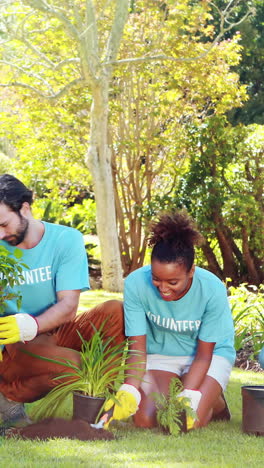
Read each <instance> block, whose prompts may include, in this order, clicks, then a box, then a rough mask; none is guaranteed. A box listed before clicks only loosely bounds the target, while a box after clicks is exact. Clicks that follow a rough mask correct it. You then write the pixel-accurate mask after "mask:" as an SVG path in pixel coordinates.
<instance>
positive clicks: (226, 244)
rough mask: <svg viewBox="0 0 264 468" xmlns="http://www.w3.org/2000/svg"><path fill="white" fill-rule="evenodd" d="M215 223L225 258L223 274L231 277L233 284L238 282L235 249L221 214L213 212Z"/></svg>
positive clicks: (225, 276)
mask: <svg viewBox="0 0 264 468" xmlns="http://www.w3.org/2000/svg"><path fill="white" fill-rule="evenodd" d="M213 220H214V223H215V233H216V237H217V240H218V243H219V247H220V250H221V255H222V258H223V276H224V279H225V278H231V280H232V282H233V284H237V283H238V269H237V265H236V262H235V258H234V254H233V249H232V246H231V242H230V238H229V236H228V234H227V232H226V229H225V226H224V224H223V222H222V219H221V216H220V215H219V214H216V213H214V214H213Z"/></svg>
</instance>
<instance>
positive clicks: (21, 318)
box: [0, 314, 38, 345]
mask: <svg viewBox="0 0 264 468" xmlns="http://www.w3.org/2000/svg"><path fill="white" fill-rule="evenodd" d="M37 333H38V322H37V320H36V319H35V318H34V317H32V315H28V314H16V315H8V316H7V317H0V344H3V345H7V344H12V343H17V342H18V341H23V342H25V341H31V340H33V339H34V338H35V337H36V336H37Z"/></svg>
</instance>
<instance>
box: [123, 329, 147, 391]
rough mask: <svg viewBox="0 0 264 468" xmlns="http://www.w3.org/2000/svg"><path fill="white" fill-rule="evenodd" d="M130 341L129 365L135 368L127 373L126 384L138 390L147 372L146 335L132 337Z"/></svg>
mask: <svg viewBox="0 0 264 468" xmlns="http://www.w3.org/2000/svg"><path fill="white" fill-rule="evenodd" d="M129 340H131V343H130V345H129V354H128V358H127V363H129V364H131V366H133V367H135V368H134V369H133V368H132V369H131V370H127V371H126V379H125V383H126V384H129V385H133V386H134V387H136V388H137V389H138V388H139V387H140V384H141V381H142V379H143V377H144V374H145V371H146V335H140V336H130V337H129Z"/></svg>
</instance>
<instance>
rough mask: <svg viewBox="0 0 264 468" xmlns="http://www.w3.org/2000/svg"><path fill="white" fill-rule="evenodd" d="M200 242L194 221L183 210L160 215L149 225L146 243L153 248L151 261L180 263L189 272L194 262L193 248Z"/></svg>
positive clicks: (200, 238)
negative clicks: (148, 235)
mask: <svg viewBox="0 0 264 468" xmlns="http://www.w3.org/2000/svg"><path fill="white" fill-rule="evenodd" d="M202 241H203V237H202V235H201V234H200V232H199V231H198V230H197V227H196V225H195V222H194V220H193V219H192V218H191V217H190V216H189V215H188V213H187V212H186V211H185V210H182V211H178V212H175V213H173V214H161V215H160V217H159V219H158V221H156V222H152V223H151V225H150V237H149V240H148V243H149V245H150V246H152V247H153V250H152V254H151V260H154V259H156V260H158V261H159V262H161V263H174V262H175V263H176V262H177V263H181V264H184V265H185V266H186V268H187V271H189V270H190V269H191V267H192V265H193V261H194V246H195V245H199V244H201V243H202Z"/></svg>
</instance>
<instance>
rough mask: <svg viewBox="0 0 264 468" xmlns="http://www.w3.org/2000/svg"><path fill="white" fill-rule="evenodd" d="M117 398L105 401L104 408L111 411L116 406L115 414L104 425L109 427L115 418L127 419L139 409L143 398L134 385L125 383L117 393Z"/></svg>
mask: <svg viewBox="0 0 264 468" xmlns="http://www.w3.org/2000/svg"><path fill="white" fill-rule="evenodd" d="M115 400H117V401H118V403H119V404H118V403H116V402H115V401H114V400H113V399H110V400H108V401H107V402H106V403H105V406H104V410H105V411H109V410H110V409H111V408H112V407H113V406H114V411H113V416H112V417H111V418H110V419H109V421H107V422H106V423H105V425H104V427H108V425H109V423H110V421H112V420H113V419H116V420H120V419H127V418H129V416H132V415H133V414H135V413H136V411H137V410H138V405H139V403H140V400H141V395H140V392H139V391H138V390H137V389H136V387H134V386H133V385H129V384H123V385H121V387H120V388H119V390H118V392H117V393H116V396H115Z"/></svg>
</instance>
